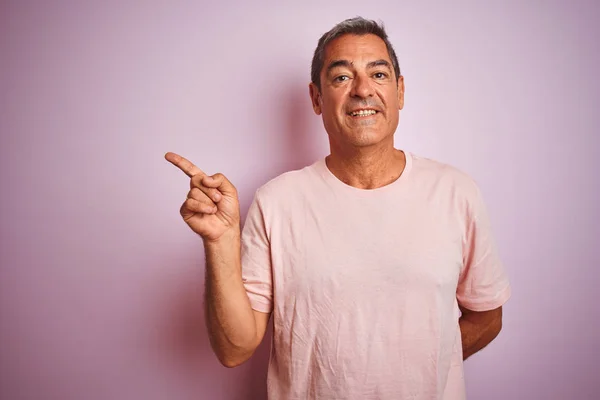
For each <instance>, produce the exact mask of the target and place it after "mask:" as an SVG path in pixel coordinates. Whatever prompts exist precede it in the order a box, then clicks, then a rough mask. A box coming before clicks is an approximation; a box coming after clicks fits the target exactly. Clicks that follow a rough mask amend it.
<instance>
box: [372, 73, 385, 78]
mask: <svg viewBox="0 0 600 400" xmlns="http://www.w3.org/2000/svg"><path fill="white" fill-rule="evenodd" d="M373 76H374V77H375V78H377V79H385V78H387V74H386V73H385V72H376V73H375V74H374V75H373Z"/></svg>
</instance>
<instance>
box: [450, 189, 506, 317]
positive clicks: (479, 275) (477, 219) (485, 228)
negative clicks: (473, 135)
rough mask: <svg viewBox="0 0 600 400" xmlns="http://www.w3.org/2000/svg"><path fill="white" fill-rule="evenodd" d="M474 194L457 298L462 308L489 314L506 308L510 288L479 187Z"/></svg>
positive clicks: (469, 213) (467, 216)
mask: <svg viewBox="0 0 600 400" xmlns="http://www.w3.org/2000/svg"><path fill="white" fill-rule="evenodd" d="M475 193H476V194H475V195H474V196H472V197H473V198H472V199H471V200H470V201H469V204H468V206H467V213H466V235H465V240H464V241H463V268H462V271H461V274H460V277H459V282H458V288H457V293H456V295H457V300H458V303H459V304H460V305H461V306H464V307H465V308H467V309H469V310H472V311H487V310H493V309H495V308H498V307H500V306H501V305H503V304H504V303H505V302H506V301H507V300H508V299H509V297H510V295H511V288H510V284H509V280H508V276H507V274H506V271H505V268H504V265H503V263H502V261H501V259H500V257H499V255H498V250H497V248H496V243H495V240H494V237H493V234H492V229H491V224H490V219H489V216H488V213H487V210H486V206H485V204H484V201H483V198H482V196H481V192H480V190H479V188H478V187H476V190H475Z"/></svg>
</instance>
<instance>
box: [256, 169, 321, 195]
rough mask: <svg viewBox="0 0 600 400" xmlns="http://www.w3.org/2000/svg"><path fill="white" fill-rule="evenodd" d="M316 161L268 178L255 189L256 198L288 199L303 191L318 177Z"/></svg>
mask: <svg viewBox="0 0 600 400" xmlns="http://www.w3.org/2000/svg"><path fill="white" fill-rule="evenodd" d="M319 162H320V161H317V162H315V163H313V164H311V165H308V166H306V167H304V168H301V169H297V170H292V171H287V172H284V173H282V174H280V175H278V176H276V177H275V178H272V179H270V180H269V181H267V182H266V183H265V184H263V185H262V186H260V187H259V188H258V189H257V190H256V198H257V200H259V201H260V202H268V203H272V202H279V201H280V200H285V199H288V200H289V199H290V198H291V197H293V196H294V195H298V193H299V192H301V191H304V190H306V189H307V187H310V185H313V184H314V183H315V182H316V181H317V180H318V179H319V172H318V163H319Z"/></svg>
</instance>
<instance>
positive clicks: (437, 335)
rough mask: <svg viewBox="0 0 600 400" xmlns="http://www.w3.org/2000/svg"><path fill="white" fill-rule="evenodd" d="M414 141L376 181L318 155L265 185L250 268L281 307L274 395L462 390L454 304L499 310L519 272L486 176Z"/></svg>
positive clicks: (289, 398) (272, 306) (434, 398)
mask: <svg viewBox="0 0 600 400" xmlns="http://www.w3.org/2000/svg"><path fill="white" fill-rule="evenodd" d="M404 153H405V155H406V166H405V168H404V171H403V173H402V175H401V176H400V178H398V179H397V180H396V181H394V182H393V183H391V184H389V185H386V186H383V187H380V188H377V189H372V190H364V189H358V188H354V187H352V186H349V185H346V184H345V183H343V182H342V181H340V180H339V179H337V178H336V177H335V175H333V174H332V173H331V171H329V169H328V167H327V166H326V163H325V159H320V160H319V161H317V162H315V163H314V164H312V165H310V166H308V167H306V168H303V169H301V170H297V171H291V172H287V173H284V174H282V175H280V176H278V177H277V178H275V179H273V180H271V181H269V182H268V183H267V184H265V185H264V186H262V187H260V188H259V189H258V190H257V192H256V195H255V197H254V200H253V202H252V204H251V206H250V209H249V212H248V215H247V218H246V221H245V223H244V228H243V232H242V279H243V282H244V285H245V288H246V291H247V294H248V297H249V299H250V303H251V306H252V308H253V309H255V310H257V311H261V312H265V313H268V312H272V313H273V314H272V315H273V339H272V340H273V343H272V346H271V355H270V362H269V370H268V375H267V390H268V395H269V399H271V400H275V399H285V400H294V399H303V400H304V399H361V400H365V399H380V400H384V399H394V400H396V399H414V400H459V399H464V398H465V388H464V379H463V359H462V343H461V334H460V328H459V324H458V319H459V316H460V310H459V307H458V305H459V304H461V305H462V306H464V307H466V308H468V309H471V310H473V311H485V310H490V309H494V308H497V307H499V306H501V305H502V304H504V303H505V302H506V301H507V300H508V298H509V297H510V286H509V281H508V278H507V275H506V273H505V270H504V268H503V265H502V262H501V260H500V258H499V257H498V253H497V250H496V246H495V243H494V239H493V235H492V232H491V229H490V221H489V219H488V215H487V212H486V208H485V205H484V202H483V200H482V196H481V193H480V190H479V188H478V186H477V184H476V183H475V182H474V181H473V180H472V179H471V178H470V177H469V176H467V175H466V174H464V173H462V172H460V171H459V170H457V169H456V168H453V167H451V166H448V165H446V164H443V163H440V162H436V161H434V160H430V159H427V158H422V157H419V156H416V155H414V154H412V153H409V152H404Z"/></svg>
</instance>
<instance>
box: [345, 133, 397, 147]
mask: <svg viewBox="0 0 600 400" xmlns="http://www.w3.org/2000/svg"><path fill="white" fill-rule="evenodd" d="M387 136H388V135H382V134H381V133H380V132H374V131H371V130H365V131H362V132H356V133H353V134H351V135H348V136H346V138H345V142H347V143H348V144H351V145H353V146H356V147H368V146H374V145H377V144H379V143H381V142H383V141H384V140H385V139H386V138H387Z"/></svg>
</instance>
